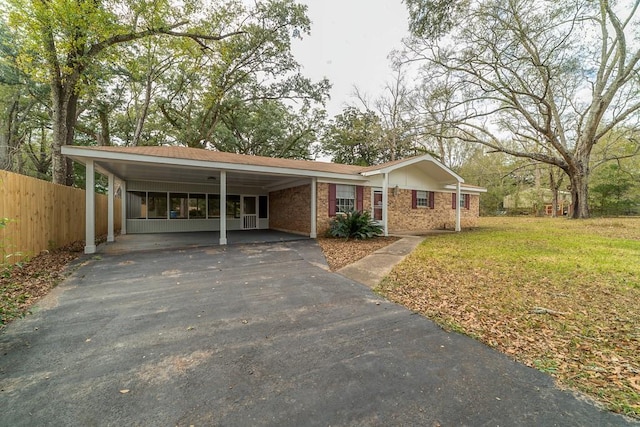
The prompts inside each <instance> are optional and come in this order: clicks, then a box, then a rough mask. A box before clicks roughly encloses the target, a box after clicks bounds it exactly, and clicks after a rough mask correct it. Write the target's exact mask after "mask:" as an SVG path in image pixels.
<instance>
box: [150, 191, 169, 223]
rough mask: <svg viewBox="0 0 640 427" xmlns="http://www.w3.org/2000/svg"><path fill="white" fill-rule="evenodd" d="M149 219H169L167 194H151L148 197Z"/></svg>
mask: <svg viewBox="0 0 640 427" xmlns="http://www.w3.org/2000/svg"><path fill="white" fill-rule="evenodd" d="M148 205H149V214H148V215H147V218H149V219H167V193H151V192H149V195H148Z"/></svg>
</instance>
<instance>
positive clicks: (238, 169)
mask: <svg viewBox="0 0 640 427" xmlns="http://www.w3.org/2000/svg"><path fill="white" fill-rule="evenodd" d="M62 153H63V154H64V155H66V156H68V157H70V158H72V159H74V160H76V161H79V162H81V163H85V162H86V161H87V160H94V161H96V167H97V168H98V170H102V171H105V172H108V173H112V174H114V175H116V176H118V177H120V178H123V179H142V177H143V176H144V177H145V178H146V179H158V180H160V179H167V180H172V179H173V180H176V179H178V178H179V179H180V180H182V181H183V182H186V181H191V182H202V180H203V179H206V177H207V175H208V174H209V175H211V174H212V172H213V171H216V170H227V171H230V172H232V173H235V174H236V175H237V174H241V178H242V179H244V180H247V182H248V181H255V180H256V179H257V178H251V176H252V174H261V175H262V178H260V179H262V180H265V179H268V180H269V181H270V184H271V185H279V184H280V183H282V182H283V181H281V180H275V176H276V175H279V176H283V175H284V176H293V177H298V178H301V177H317V178H324V179H338V180H346V181H356V182H357V181H360V182H364V181H365V180H367V177H368V176H372V175H377V174H382V173H387V172H391V171H393V170H395V169H398V168H402V167H405V166H410V165H421V167H425V168H428V170H429V174H430V175H432V176H433V177H434V178H435V179H436V180H437V181H439V182H441V183H443V184H445V185H446V184H452V183H456V182H460V183H462V182H464V180H463V179H462V178H461V177H459V176H458V175H457V174H455V173H454V172H453V171H451V170H450V169H448V168H447V167H446V166H444V165H442V164H441V163H439V162H438V161H437V160H435V159H434V158H433V157H432V156H430V155H428V154H425V155H421V156H416V157H411V158H408V159H400V160H395V161H392V162H388V163H383V164H381V165H376V166H369V167H362V166H354V165H343V164H338V163H326V162H318V161H310V160H295V159H283V158H274V157H263V156H252V155H244V154H236V153H226V152H221V151H212V150H205V149H199V148H188V147H180V146H141V147H115V146H108V147H76V146H64V147H62ZM167 166H170V168H169V169H167ZM214 175H215V173H214ZM269 175H271V176H272V177H271V178H268V176H269ZM237 176H238V177H240V175H237ZM253 176H255V175H253ZM464 187H466V185H465V186H464Z"/></svg>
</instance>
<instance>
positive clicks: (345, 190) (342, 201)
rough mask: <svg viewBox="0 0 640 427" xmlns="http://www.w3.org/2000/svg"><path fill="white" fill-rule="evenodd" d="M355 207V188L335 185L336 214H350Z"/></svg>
mask: <svg viewBox="0 0 640 427" xmlns="http://www.w3.org/2000/svg"><path fill="white" fill-rule="evenodd" d="M355 207H356V187H355V186H354V185H336V212H350V211H352V210H354V209H355Z"/></svg>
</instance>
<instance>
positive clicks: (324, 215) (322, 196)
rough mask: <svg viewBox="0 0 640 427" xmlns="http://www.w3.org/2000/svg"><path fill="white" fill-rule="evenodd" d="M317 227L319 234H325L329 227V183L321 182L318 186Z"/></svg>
mask: <svg viewBox="0 0 640 427" xmlns="http://www.w3.org/2000/svg"><path fill="white" fill-rule="evenodd" d="M316 191H317V196H318V203H317V204H316V228H317V231H318V236H324V235H325V233H326V232H327V230H328V229H329V222H330V221H331V218H329V184H326V183H324V182H319V183H318V186H317V190H316Z"/></svg>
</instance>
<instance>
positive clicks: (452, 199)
mask: <svg viewBox="0 0 640 427" xmlns="http://www.w3.org/2000/svg"><path fill="white" fill-rule="evenodd" d="M455 208H456V193H451V209H455Z"/></svg>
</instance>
